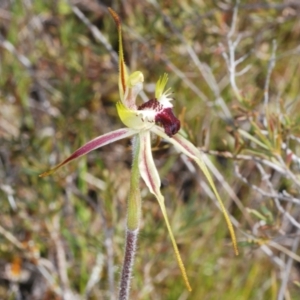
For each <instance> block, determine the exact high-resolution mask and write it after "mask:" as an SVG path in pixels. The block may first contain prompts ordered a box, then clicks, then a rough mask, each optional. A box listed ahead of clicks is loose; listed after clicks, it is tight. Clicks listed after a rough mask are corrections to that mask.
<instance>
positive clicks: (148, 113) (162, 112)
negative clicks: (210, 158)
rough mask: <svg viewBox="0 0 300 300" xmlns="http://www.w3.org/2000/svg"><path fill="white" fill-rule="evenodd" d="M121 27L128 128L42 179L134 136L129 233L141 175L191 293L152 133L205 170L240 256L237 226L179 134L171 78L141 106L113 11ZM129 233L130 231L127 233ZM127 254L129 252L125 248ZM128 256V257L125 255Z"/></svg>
mask: <svg viewBox="0 0 300 300" xmlns="http://www.w3.org/2000/svg"><path fill="white" fill-rule="evenodd" d="M109 12H110V13H111V15H112V17H113V19H114V21H115V23H116V25H117V28H118V35H119V92H120V100H119V101H118V102H117V104H116V106H117V111H118V115H119V117H120V119H121V121H122V122H123V124H124V125H125V126H126V127H125V128H121V129H118V130H115V131H112V132H109V133H107V134H104V135H101V136H99V137H97V138H95V139H93V140H91V141H89V142H88V143H86V144H85V145H84V146H82V147H80V148H79V149H78V150H76V151H75V152H74V153H73V154H72V155H71V156H70V157H68V158H67V159H66V160H64V161H63V162H61V163H60V164H58V165H57V166H55V167H54V168H52V169H51V170H49V171H48V172H45V173H43V174H41V175H40V176H41V177H45V176H48V175H50V174H52V173H53V172H55V171H56V170H57V169H58V168H60V167H62V166H63V165H65V164H67V163H69V162H70V161H72V160H74V159H76V158H79V157H81V156H83V155H85V154H87V153H89V152H90V151H92V150H95V149H97V148H100V147H102V146H105V145H107V144H110V143H113V142H115V141H118V140H121V139H124V138H129V137H134V139H133V142H132V144H133V147H132V148H133V165H132V173H131V185H130V194H129V199H128V215H127V231H128V230H129V231H130V230H131V231H135V230H138V228H139V220H140V209H139V207H140V204H141V199H140V193H139V188H138V185H139V176H141V177H142V178H143V180H144V182H145V184H146V185H147V187H148V188H149V190H150V192H151V193H152V194H154V195H155V197H156V198H157V200H158V203H159V205H160V208H161V211H162V214H163V217H164V219H165V222H166V225H167V229H168V232H169V235H170V238H171V241H172V244H173V248H174V251H175V255H176V259H177V261H178V264H179V267H180V270H181V273H182V276H183V279H184V281H185V284H186V286H187V288H188V290H190V291H191V287H190V284H189V281H188V278H187V275H186V271H185V268H184V265H183V262H182V259H181V257H180V254H179V251H178V248H177V245H176V242H175V239H174V236H173V233H172V230H171V226H170V224H169V220H168V217H167V212H166V207H165V204H164V197H163V195H162V194H161V191H160V185H161V181H160V177H159V174H158V171H157V169H156V167H155V164H154V160H153V157H152V152H151V134H153V133H154V134H156V135H157V136H159V137H160V138H162V139H164V140H165V141H167V142H168V143H170V144H172V145H173V146H174V147H175V148H176V150H177V151H178V152H181V153H183V154H185V155H187V156H188V157H189V158H190V159H192V160H193V161H194V162H195V163H196V164H197V165H198V166H199V167H200V169H201V170H202V172H203V173H204V175H205V177H206V179H207V181H208V182H209V184H210V186H211V188H212V190H213V191H214V193H215V196H216V198H217V200H218V202H219V205H220V207H221V210H222V212H223V214H224V216H225V219H226V222H227V226H228V228H229V231H230V235H231V239H232V241H233V247H234V250H235V253H236V254H238V250H237V243H236V237H235V233H234V229H233V226H232V224H231V221H230V219H229V216H228V213H227V211H226V209H225V206H224V204H223V202H222V201H221V199H220V196H219V194H218V192H217V190H216V187H215V185H214V182H213V179H212V177H211V175H210V173H209V171H208V169H207V167H206V165H205V163H204V161H203V159H202V157H201V152H200V151H199V150H198V149H197V148H196V147H195V146H194V145H193V144H192V143H190V142H189V141H188V140H187V139H185V138H184V137H183V136H182V135H181V134H180V133H178V132H179V130H180V121H179V120H178V119H177V118H176V117H175V116H174V114H173V111H172V107H173V105H172V103H171V101H172V98H171V97H170V95H171V93H170V89H167V90H165V87H166V84H167V81H168V76H167V75H166V74H164V75H163V76H162V77H160V78H159V80H158V81H157V84H156V88H155V97H153V98H152V99H150V100H148V101H147V102H145V103H144V104H142V105H140V106H137V105H136V97H137V96H138V94H139V92H140V91H141V90H142V88H143V82H144V76H143V74H142V73H141V72H139V71H136V72H134V73H132V74H131V75H128V73H127V69H126V65H125V63H124V56H123V46H122V28H121V21H120V19H119V16H118V15H117V14H116V12H114V11H113V10H112V9H110V8H109ZM127 233H128V232H127ZM125 251H126V249H125ZM125 256H126V254H125Z"/></svg>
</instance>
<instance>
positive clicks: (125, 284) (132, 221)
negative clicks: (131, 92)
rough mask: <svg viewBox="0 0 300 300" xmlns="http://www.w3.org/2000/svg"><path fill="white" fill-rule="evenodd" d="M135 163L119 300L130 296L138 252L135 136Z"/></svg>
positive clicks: (135, 146) (136, 149)
mask: <svg viewBox="0 0 300 300" xmlns="http://www.w3.org/2000/svg"><path fill="white" fill-rule="evenodd" d="M132 147H133V151H132V152H133V163H132V168H131V178H130V191H129V197H128V204H127V224H126V227H127V228H126V243H125V255H124V262H123V268H122V275H121V280H120V292H119V300H127V299H128V298H129V290H130V282H131V277H132V276H131V274H132V267H133V264H134V256H135V252H136V245H137V237H138V233H139V225H140V219H141V194H140V187H139V183H140V172H139V147H140V145H139V139H138V138H136V137H135V138H133V140H132Z"/></svg>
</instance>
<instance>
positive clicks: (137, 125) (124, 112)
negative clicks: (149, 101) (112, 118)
mask: <svg viewBox="0 0 300 300" xmlns="http://www.w3.org/2000/svg"><path fill="white" fill-rule="evenodd" d="M117 111H118V115H119V117H120V119H121V121H122V122H123V124H124V125H126V126H127V127H129V128H132V129H134V130H139V131H140V130H149V129H150V128H151V127H153V126H154V125H155V123H151V122H149V121H146V120H143V117H142V115H143V112H142V111H138V110H133V109H128V108H127V107H126V106H125V105H124V104H123V103H122V102H121V101H119V102H117Z"/></svg>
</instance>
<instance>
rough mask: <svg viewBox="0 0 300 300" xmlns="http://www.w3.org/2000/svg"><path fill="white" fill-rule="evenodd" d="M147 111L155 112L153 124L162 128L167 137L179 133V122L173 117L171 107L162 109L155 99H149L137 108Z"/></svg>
mask: <svg viewBox="0 0 300 300" xmlns="http://www.w3.org/2000/svg"><path fill="white" fill-rule="evenodd" d="M147 109H149V110H154V111H155V112H156V115H155V123H157V124H158V125H160V126H162V127H163V128H164V130H165V133H166V134H167V135H168V136H169V137H171V136H172V135H174V134H176V133H177V132H178V131H179V129H180V121H179V120H178V119H177V118H176V117H175V116H174V114H173V111H172V108H171V107H167V108H164V107H163V105H162V104H161V103H160V102H159V101H157V99H150V100H149V101H147V102H145V103H143V104H142V105H140V106H139V107H138V110H147Z"/></svg>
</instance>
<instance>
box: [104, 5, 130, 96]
mask: <svg viewBox="0 0 300 300" xmlns="http://www.w3.org/2000/svg"><path fill="white" fill-rule="evenodd" d="M108 11H109V12H110V14H111V15H112V17H113V19H114V21H115V23H116V25H117V28H118V35H119V91H120V97H121V100H122V101H123V99H124V95H125V92H126V82H127V78H128V74H127V69H126V65H125V62H124V51H123V40H122V23H121V20H120V17H119V16H118V14H117V13H116V12H115V11H114V10H113V9H111V8H110V7H109V8H108Z"/></svg>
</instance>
